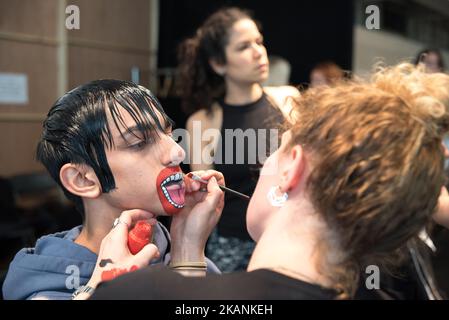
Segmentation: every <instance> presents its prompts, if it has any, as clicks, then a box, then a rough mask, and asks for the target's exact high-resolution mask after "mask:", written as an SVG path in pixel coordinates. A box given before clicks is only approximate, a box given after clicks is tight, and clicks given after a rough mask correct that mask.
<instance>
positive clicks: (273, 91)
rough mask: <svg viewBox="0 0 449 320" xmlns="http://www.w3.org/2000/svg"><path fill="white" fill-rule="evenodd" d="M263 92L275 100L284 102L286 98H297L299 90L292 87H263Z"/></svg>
mask: <svg viewBox="0 0 449 320" xmlns="http://www.w3.org/2000/svg"><path fill="white" fill-rule="evenodd" d="M264 91H265V92H266V93H267V94H268V95H270V96H271V97H273V98H274V99H276V100H278V99H279V100H285V99H286V98H288V97H293V98H297V97H299V96H300V93H299V90H298V89H296V88H295V87H293V86H279V87H264Z"/></svg>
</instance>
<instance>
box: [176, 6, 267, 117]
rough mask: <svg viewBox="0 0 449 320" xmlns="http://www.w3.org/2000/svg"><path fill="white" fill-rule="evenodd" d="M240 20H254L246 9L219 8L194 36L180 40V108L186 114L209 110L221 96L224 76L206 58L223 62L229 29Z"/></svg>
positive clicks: (223, 90)
mask: <svg viewBox="0 0 449 320" xmlns="http://www.w3.org/2000/svg"><path fill="white" fill-rule="evenodd" d="M242 19H251V20H253V21H254V19H253V18H252V16H251V13H250V12H248V11H246V10H242V9H239V8H236V7H230V8H224V9H221V10H218V11H217V12H215V13H213V14H212V15H211V16H210V17H209V18H208V19H207V20H206V21H205V22H204V23H203V25H202V26H201V27H200V28H198V30H197V31H196V34H195V35H194V36H193V37H191V38H188V39H186V40H185V41H184V42H183V43H181V45H180V47H179V51H178V60H179V90H180V93H181V96H182V98H183V109H184V110H185V111H186V112H187V113H193V112H195V111H197V110H199V109H208V110H210V108H211V105H212V103H213V101H214V100H216V99H218V98H220V97H222V96H224V94H225V84H224V79H223V77H222V76H220V75H218V74H217V73H215V71H214V70H213V69H212V68H211V66H210V64H209V61H210V60H211V59H213V60H215V61H216V62H217V63H221V64H225V63H226V55H225V47H226V45H227V44H228V41H229V30H230V29H231V28H232V26H233V25H234V24H235V23H236V22H237V21H239V20H242ZM255 22H256V21H255ZM256 24H257V22H256ZM258 27H259V29H260V26H259V25H258Z"/></svg>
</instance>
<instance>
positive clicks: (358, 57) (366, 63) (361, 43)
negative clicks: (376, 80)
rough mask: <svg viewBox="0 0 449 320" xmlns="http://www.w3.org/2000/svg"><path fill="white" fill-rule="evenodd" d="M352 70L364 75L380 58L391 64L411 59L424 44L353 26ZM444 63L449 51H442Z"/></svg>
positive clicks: (448, 58) (447, 58)
mask: <svg viewBox="0 0 449 320" xmlns="http://www.w3.org/2000/svg"><path fill="white" fill-rule="evenodd" d="M353 43H354V46H353V63H352V65H353V71H354V73H355V74H357V75H359V76H366V75H367V74H368V73H369V72H370V70H371V67H372V65H373V64H374V63H375V62H376V61H379V59H382V61H384V62H385V63H387V64H389V65H391V64H395V63H398V62H400V61H404V60H406V59H413V58H414V57H415V56H416V54H417V53H418V52H419V51H420V50H422V49H424V48H425V47H426V44H424V43H420V42H417V41H414V40H410V39H407V38H404V37H402V36H400V35H396V34H392V33H389V32H385V31H382V30H368V29H366V28H364V27H363V26H359V25H357V26H355V27H354V42H353ZM442 54H443V57H444V60H445V62H446V64H448V63H449V52H448V51H444V50H443V51H442Z"/></svg>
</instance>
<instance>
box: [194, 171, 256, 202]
mask: <svg viewBox="0 0 449 320" xmlns="http://www.w3.org/2000/svg"><path fill="white" fill-rule="evenodd" d="M186 176H187V177H189V178H190V179H192V180H195V181H198V182H201V183H204V184H207V181H206V180H203V179H201V178H200V177H198V176H197V175H195V174H193V173H189V174H187V175H186ZM218 186H219V187H220V189H221V190H223V191H226V192H229V193H232V194H234V195H236V196H237V197H240V198H242V199H245V200H248V201H249V200H250V199H251V198H250V197H249V196H247V195H246V194H243V193H241V192H238V191H235V190H232V189H230V188H228V187H225V186H222V185H221V184H219V185H218Z"/></svg>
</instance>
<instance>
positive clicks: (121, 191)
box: [103, 109, 185, 215]
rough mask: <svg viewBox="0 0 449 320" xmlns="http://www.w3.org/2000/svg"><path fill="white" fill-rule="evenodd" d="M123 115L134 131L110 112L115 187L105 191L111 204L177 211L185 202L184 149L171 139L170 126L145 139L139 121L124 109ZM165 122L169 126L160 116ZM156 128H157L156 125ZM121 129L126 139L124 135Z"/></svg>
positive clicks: (110, 156) (110, 154)
mask: <svg viewBox="0 0 449 320" xmlns="http://www.w3.org/2000/svg"><path fill="white" fill-rule="evenodd" d="M120 110H121V116H122V118H123V120H124V122H125V124H126V127H128V128H130V130H132V131H133V132H134V135H133V134H131V133H129V131H127V130H126V128H124V127H121V128H117V127H116V126H115V125H114V124H113V121H112V119H111V117H110V115H108V122H109V127H110V129H111V133H112V135H113V139H114V144H115V146H114V147H113V148H111V149H110V150H108V149H107V150H106V156H107V160H108V163H109V166H110V168H111V171H112V174H113V176H114V180H115V185H116V188H115V189H114V190H112V191H111V192H109V193H105V194H103V195H104V198H105V200H106V201H107V202H108V204H109V205H110V206H111V207H113V208H115V209H119V210H121V211H123V210H128V209H143V210H147V211H150V212H152V213H154V214H156V215H167V214H175V213H177V212H179V211H180V210H181V208H182V207H183V205H184V192H185V189H184V182H183V175H182V172H181V169H180V167H179V163H180V162H181V161H183V160H184V157H185V153H184V150H183V149H182V148H181V147H180V146H179V145H178V144H177V143H176V142H175V141H174V140H173V139H172V137H171V130H172V129H171V127H167V129H166V132H160V131H158V133H159V137H157V135H156V131H155V132H151V133H150V134H152V135H153V136H155V141H154V142H152V143H151V142H145V140H144V139H143V137H142V135H141V133H140V132H139V130H133V127H134V128H135V126H136V123H135V121H134V120H133V119H132V117H131V116H130V115H129V114H128V113H127V112H126V111H124V110H123V109H120ZM159 119H160V121H161V123H162V125H163V126H164V125H166V124H165V123H164V121H163V119H162V117H159ZM155 128H157V127H156V126H155ZM120 132H122V134H123V136H124V138H123V137H122V136H121V134H120Z"/></svg>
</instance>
